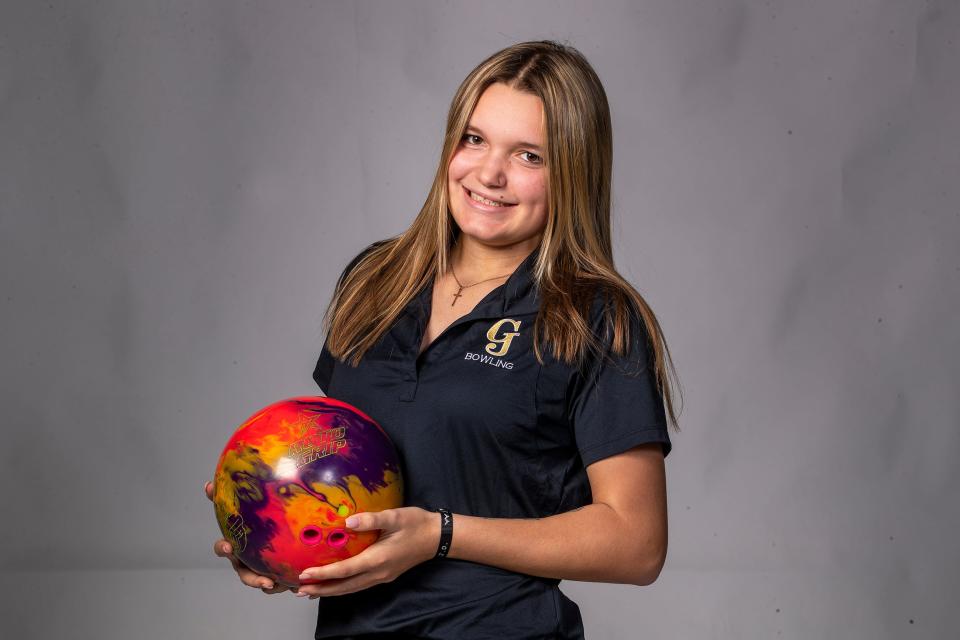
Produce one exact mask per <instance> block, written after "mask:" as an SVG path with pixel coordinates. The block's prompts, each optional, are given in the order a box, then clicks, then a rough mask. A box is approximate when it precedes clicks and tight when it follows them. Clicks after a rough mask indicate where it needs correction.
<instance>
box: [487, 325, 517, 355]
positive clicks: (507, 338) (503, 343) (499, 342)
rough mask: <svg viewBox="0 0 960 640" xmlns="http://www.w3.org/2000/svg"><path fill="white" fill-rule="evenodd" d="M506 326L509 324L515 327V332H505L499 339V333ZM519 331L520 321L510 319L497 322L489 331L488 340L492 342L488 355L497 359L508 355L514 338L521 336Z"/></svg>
mask: <svg viewBox="0 0 960 640" xmlns="http://www.w3.org/2000/svg"><path fill="white" fill-rule="evenodd" d="M505 324H509V325H510V326H511V327H513V331H505V332H504V333H503V335H502V336H501V337H499V338H498V337H497V332H498V331H500V328H501V327H502V326H503V325H505ZM519 329H520V321H519V320H511V319H510V318H504V319H503V320H497V321H496V322H495V323H493V326H492V327H490V329H489V330H488V331H487V340H489V341H490V342H489V343H488V344H487V347H486V351H487V353H489V354H490V355H492V356H497V357H500V356H505V355H507V351H509V350H510V343H511V342H513V339H514V338H516V337H517V336H518V335H520V332H519Z"/></svg>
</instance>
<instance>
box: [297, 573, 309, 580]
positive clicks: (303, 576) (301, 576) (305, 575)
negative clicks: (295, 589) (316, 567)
mask: <svg viewBox="0 0 960 640" xmlns="http://www.w3.org/2000/svg"><path fill="white" fill-rule="evenodd" d="M312 577H313V576H311V575H310V574H309V573H307V572H306V571H304V572H303V573H301V574H300V575H299V576H297V578H298V579H300V580H309V579H310V578H312Z"/></svg>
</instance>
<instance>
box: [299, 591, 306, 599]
mask: <svg viewBox="0 0 960 640" xmlns="http://www.w3.org/2000/svg"><path fill="white" fill-rule="evenodd" d="M305 595H307V593H306V592H304V591H298V592H297V597H298V598H302V597H303V596H305Z"/></svg>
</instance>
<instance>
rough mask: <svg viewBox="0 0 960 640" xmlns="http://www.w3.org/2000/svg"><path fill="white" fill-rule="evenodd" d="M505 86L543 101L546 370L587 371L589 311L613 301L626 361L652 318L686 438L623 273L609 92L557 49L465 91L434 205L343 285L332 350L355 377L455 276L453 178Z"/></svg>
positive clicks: (485, 68)
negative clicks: (432, 286)
mask: <svg viewBox="0 0 960 640" xmlns="http://www.w3.org/2000/svg"><path fill="white" fill-rule="evenodd" d="M497 82H501V83H504V84H506V85H508V86H510V87H512V88H513V89H515V90H518V91H524V92H527V93H530V94H533V95H536V96H538V97H539V98H540V100H541V101H542V104H543V110H544V122H545V128H546V131H545V133H546V135H545V140H546V149H545V158H544V159H545V164H546V166H547V170H548V189H547V223H546V228H545V229H544V233H543V238H542V240H541V242H540V247H539V253H538V255H537V258H536V264H535V267H534V280H535V285H536V286H537V287H538V290H539V293H540V298H541V302H540V311H539V313H538V315H537V319H536V321H535V324H534V335H535V336H537V339H535V340H534V341H533V345H534V353H535V355H536V358H537V360H538V361H539V362H540V363H541V364H542V363H543V354H542V352H541V344H542V345H550V346H551V347H552V352H553V356H554V358H556V359H558V360H563V361H564V362H567V363H576V364H578V365H579V364H580V363H581V362H582V361H583V358H584V356H585V355H586V353H587V352H588V351H594V352H597V351H599V350H600V347H599V338H600V337H599V336H596V335H594V332H593V330H592V328H591V326H590V311H591V305H592V304H593V302H594V300H595V299H596V296H597V293H598V291H599V292H602V293H603V294H604V295H603V300H604V317H605V320H606V322H605V325H606V331H607V332H608V333H607V338H608V339H610V342H611V347H612V350H613V351H614V352H615V353H617V354H620V355H623V354H625V353H626V352H627V351H628V350H629V348H630V344H631V342H630V341H631V338H630V318H631V316H632V315H634V314H636V313H638V314H639V315H640V317H641V318H642V320H643V323H644V329H645V331H646V333H647V336H648V340H649V342H648V345H649V346H650V348H651V351H652V353H653V361H654V369H655V373H656V384H657V388H658V390H659V392H660V394H661V396H662V397H663V400H664V406H665V409H666V412H667V414H668V416H669V420H670V422H671V423H672V424H673V425H674V428H675V429H676V430H678V431H679V424H678V422H677V414H676V413H675V412H674V406H673V393H672V391H671V388H672V387H674V385H675V384H676V383H674V384H670V383H668V379H667V375H666V374H667V366H666V365H667V362H669V367H670V371H671V373H672V379H673V380H674V381H676V370H675V368H674V366H673V359H672V358H671V357H670V351H669V349H668V348H667V344H666V341H665V340H664V338H663V333H662V331H661V329H660V324H659V323H658V322H657V318H656V316H655V315H654V313H653V311H652V310H651V309H650V307H649V306H648V305H647V303H646V301H645V300H644V299H643V297H642V296H641V295H640V294H639V293H638V292H637V291H636V289H634V288H633V286H631V285H630V283H629V282H627V281H626V280H624V279H623V277H622V276H620V274H619V273H617V270H616V269H615V268H614V265H613V249H612V246H611V238H610V235H611V234H610V190H611V187H610V182H611V173H612V165H613V140H612V134H611V125H610V108H609V105H608V104H607V97H606V92H605V91H604V89H603V85H602V84H601V82H600V79H599V78H598V77H597V74H596V72H595V71H594V70H593V68H592V67H591V66H590V64H589V63H588V62H587V61H586V59H585V58H584V57H583V55H582V54H581V53H580V52H579V51H577V50H576V49H574V48H573V47H571V46H568V45H563V44H560V43H557V42H553V41H548V40H544V41H534V42H521V43H518V44H515V45H513V46H510V47H507V48H506V49H503V50H501V51H498V52H497V53H495V54H493V55H492V56H490V57H489V58H487V59H486V60H484V61H483V62H481V63H480V64H479V65H478V66H477V67H476V68H475V69H474V70H473V71H471V72H470V74H469V75H468V76H467V77H466V79H465V80H464V81H463V83H462V84H461V85H460V87H459V88H458V89H457V92H456V94H455V95H454V97H453V100H452V102H451V104H450V109H449V111H448V114H447V125H446V134H445V136H444V142H443V149H442V151H441V154H440V162H439V164H438V165H437V171H436V175H435V176H434V180H433V185H432V186H431V187H430V193H429V195H428V196H427V199H426V202H424V204H423V207H422V208H421V209H420V213H419V214H418V215H417V217H416V218H415V219H414V221H413V223H412V224H411V225H410V227H409V228H408V229H407V230H406V231H404V232H403V233H401V234H400V235H398V236H396V237H393V238H390V239H388V240H386V241H384V242H381V243H378V244H377V245H376V246H375V247H374V248H372V249H371V250H370V251H369V252H367V254H366V255H365V256H364V257H363V259H361V260H360V261H359V262H358V263H357V264H356V265H354V266H353V268H352V269H351V270H350V271H349V273H347V274H346V275H345V277H344V278H343V279H342V281H341V282H339V283H338V285H337V288H336V291H335V292H334V294H333V299H332V300H331V302H330V306H329V307H328V308H327V312H326V314H325V316H324V327H325V329H326V330H327V334H328V337H327V348H328V349H329V350H330V353H331V354H332V355H333V356H335V357H336V358H338V359H340V360H342V361H346V362H348V363H349V364H351V365H353V366H356V365H357V364H359V362H360V360H361V359H362V358H363V355H364V354H365V353H366V352H367V350H368V349H369V348H370V347H371V346H373V345H374V344H375V343H376V342H377V341H378V340H379V339H380V337H381V336H382V335H383V334H384V332H385V331H387V330H388V328H389V327H390V326H391V325H392V324H393V323H394V321H395V320H396V319H397V317H398V316H399V315H400V313H401V311H402V310H403V309H404V307H406V305H407V304H408V303H409V302H410V300H411V299H412V298H413V297H414V296H415V295H416V294H417V293H418V292H419V291H421V290H422V289H423V287H424V286H426V285H427V284H428V283H429V282H432V281H433V279H434V278H435V277H436V276H437V274H443V273H445V272H446V270H447V266H448V263H449V260H450V250H451V248H452V246H453V242H454V240H455V238H456V235H457V233H458V229H457V228H456V224H455V223H454V221H453V218H452V216H451V215H450V213H449V209H448V197H449V194H448V192H447V168H448V167H449V165H450V159H451V157H452V156H453V154H454V152H455V151H456V150H457V148H458V147H459V145H460V142H461V140H462V138H463V136H464V134H465V132H466V128H467V124H468V122H469V118H470V115H471V114H472V113H473V109H474V107H475V106H476V104H477V101H478V100H479V99H480V96H481V95H482V94H483V92H484V91H485V90H486V88H487V87H489V86H490V85H491V84H494V83H497ZM640 364H641V365H645V364H646V363H640Z"/></svg>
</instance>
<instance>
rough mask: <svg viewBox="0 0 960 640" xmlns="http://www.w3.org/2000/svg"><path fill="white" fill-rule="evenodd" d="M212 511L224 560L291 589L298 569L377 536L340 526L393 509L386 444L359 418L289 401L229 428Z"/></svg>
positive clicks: (398, 485)
mask: <svg viewBox="0 0 960 640" xmlns="http://www.w3.org/2000/svg"><path fill="white" fill-rule="evenodd" d="M213 503H214V509H215V511H216V515H217V523H218V524H219V525H220V530H221V531H222V532H223V536H224V538H225V539H226V540H228V541H229V542H230V543H231V545H232V547H233V555H234V556H236V558H237V559H239V560H240V561H241V562H243V563H244V564H245V565H247V566H248V567H250V568H251V569H252V570H253V571H255V572H257V573H259V574H261V575H265V576H268V577H270V578H272V579H273V580H274V581H276V582H278V583H280V584H284V585H287V586H289V587H296V586H298V585H299V584H301V583H300V580H299V578H298V576H299V575H300V573H301V572H302V571H303V570H304V569H306V568H307V567H319V566H322V565H325V564H329V563H331V562H335V561H337V560H343V559H345V558H349V557H352V556H355V555H356V554H358V553H360V552H361V551H363V550H364V549H365V548H367V547H368V546H370V545H371V544H373V543H374V542H376V540H377V538H378V537H379V531H356V532H355V531H351V530H350V529H348V528H347V527H346V524H345V522H344V520H346V519H347V517H348V516H350V515H352V514H354V513H359V512H363V511H382V510H384V509H393V508H397V507H400V506H402V503H403V478H402V476H401V473H400V462H399V459H398V457H397V452H396V450H395V449H394V446H393V443H392V442H390V438H388V437H387V434H386V433H385V432H384V431H383V429H382V428H380V426H379V425H378V424H377V423H376V422H374V421H373V420H372V419H371V418H370V417H369V416H367V415H366V414H364V413H363V412H362V411H360V410H358V409H356V408H355V407H352V406H350V405H349V404H347V403H345V402H340V401H338V400H334V399H332V398H324V397H298V398H290V399H287V400H281V401H280V402H276V403H274V404H271V405H269V406H267V407H264V408H263V409H261V410H260V411H257V412H256V413H255V414H253V415H252V416H250V418H248V419H247V421H246V422H244V423H243V424H242V425H240V427H238V428H237V430H236V432H235V433H234V434H233V437H231V438H230V440H229V441H228V442H227V445H226V447H224V449H223V453H222V454H221V455H220V460H219V462H218V463H217V470H216V473H215V474H214V494H213ZM309 582H310V581H304V583H309Z"/></svg>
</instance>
